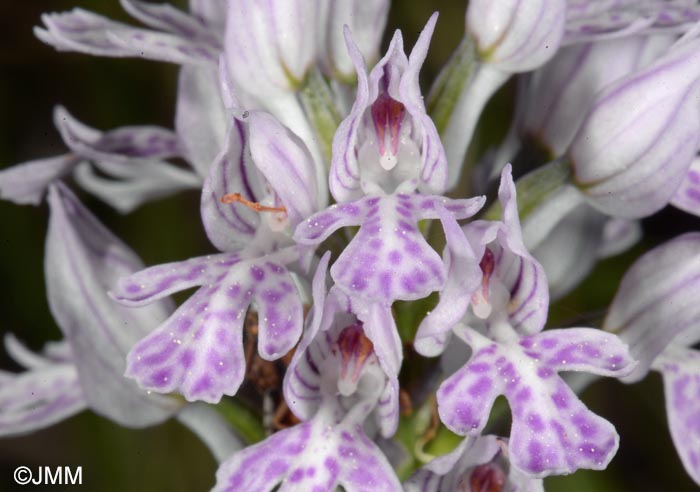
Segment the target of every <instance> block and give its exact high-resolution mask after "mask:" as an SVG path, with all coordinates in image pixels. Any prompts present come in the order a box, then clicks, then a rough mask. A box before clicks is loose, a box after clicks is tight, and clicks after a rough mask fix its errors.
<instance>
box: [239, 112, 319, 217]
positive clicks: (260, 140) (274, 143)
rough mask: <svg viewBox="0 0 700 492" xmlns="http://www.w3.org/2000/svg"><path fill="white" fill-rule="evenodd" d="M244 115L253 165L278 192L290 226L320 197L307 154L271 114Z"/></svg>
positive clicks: (313, 208) (312, 209)
mask: <svg viewBox="0 0 700 492" xmlns="http://www.w3.org/2000/svg"><path fill="white" fill-rule="evenodd" d="M247 119H248V129H249V132H250V137H249V138H250V153H251V155H252V158H253V161H254V162H255V166H256V167H257V168H258V170H259V171H260V173H261V174H262V175H263V176H264V177H265V179H266V180H267V182H268V183H269V184H270V187H271V188H272V189H273V190H274V192H275V193H276V194H277V195H278V196H279V198H280V200H281V201H282V203H283V204H284V206H285V208H286V209H287V215H288V217H289V222H290V225H291V227H292V228H294V227H296V226H297V224H299V223H300V222H301V221H302V220H304V219H305V218H307V217H309V216H311V215H312V214H313V213H314V212H316V211H317V210H318V209H319V208H321V203H322V202H323V201H324V199H323V198H322V197H320V196H319V193H318V189H317V187H316V173H315V167H314V161H313V160H312V158H311V154H310V153H309V150H308V149H307V148H306V146H305V145H304V142H302V141H301V140H300V139H299V137H297V136H296V135H294V134H293V133H292V132H291V131H289V130H288V129H287V128H286V127H285V126H284V125H282V124H281V123H280V122H279V121H277V120H276V119H275V118H274V117H273V116H272V115H270V114H267V113H263V112H261V111H250V112H249V116H248V118H247Z"/></svg>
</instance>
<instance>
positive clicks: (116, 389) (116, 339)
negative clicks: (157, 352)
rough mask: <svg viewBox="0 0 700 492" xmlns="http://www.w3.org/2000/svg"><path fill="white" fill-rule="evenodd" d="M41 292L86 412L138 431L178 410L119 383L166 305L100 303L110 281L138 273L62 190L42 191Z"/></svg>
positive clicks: (137, 264)
mask: <svg viewBox="0 0 700 492" xmlns="http://www.w3.org/2000/svg"><path fill="white" fill-rule="evenodd" d="M48 202H49V205H50V208H51V218H50V221H49V231H48V236H47V239H46V264H45V271H46V285H47V294H48V300H49V306H50V308H51V312H52V314H53V316H54V318H55V319H56V322H57V323H58V325H59V327H60V328H61V331H62V332H63V334H64V336H65V339H66V341H67V342H68V343H69V344H70V345H71V348H72V352H73V354H74V358H75V366H76V367H77V370H78V375H79V378H80V384H81V385H82V387H83V391H84V394H85V399H86V400H87V402H88V404H89V406H90V408H92V409H93V410H94V411H95V412H97V413H98V414H100V415H104V416H106V417H108V418H110V419H111V420H114V421H116V422H117V423H119V424H121V425H125V426H129V427H143V426H146V425H152V424H154V423H157V422H161V421H163V420H165V419H166V418H168V417H169V416H170V415H171V414H172V413H173V412H174V411H175V410H176V409H177V406H178V404H177V403H176V402H175V401H173V400H171V399H169V398H163V397H160V396H158V397H156V395H147V394H146V392H145V391H142V390H141V389H140V388H138V387H137V386H136V385H135V384H134V383H133V382H132V381H129V380H127V379H125V378H124V377H123V372H124V367H125V361H124V359H125V356H126V353H127V352H128V350H129V348H130V347H131V346H132V345H133V344H134V343H135V342H136V341H137V340H138V339H139V338H140V337H142V336H143V335H144V334H145V333H146V332H147V331H148V330H149V329H150V328H151V327H152V326H155V325H157V324H158V323H159V322H161V321H162V320H163V319H165V317H166V316H167V315H168V314H169V313H170V312H171V307H170V303H169V302H168V301H160V302H157V303H154V304H152V305H151V306H147V307H143V308H139V309H128V308H124V307H123V306H119V305H118V304H116V303H115V302H114V301H113V300H112V299H110V298H109V297H108V296H107V290H108V288H109V287H110V286H111V285H113V284H114V282H116V279H118V278H119V277H122V276H124V275H127V274H129V273H131V272H133V271H135V270H137V269H139V268H141V267H142V264H141V261H140V260H139V258H138V257H137V256H136V255H135V254H134V253H133V252H132V251H131V250H130V249H129V248H128V247H127V246H126V245H125V244H124V243H122V242H121V241H119V239H117V238H116V237H115V236H114V235H112V234H111V233H110V232H109V231H108V230H107V229H105V228H104V226H103V225H102V224H100V223H99V222H98V221H97V220H96V219H95V218H94V217H93V216H92V215H91V214H90V213H89V212H88V211H87V210H86V209H85V208H84V207H83V206H82V204H80V202H78V200H77V199H76V198H75V196H73V194H72V193H71V192H70V191H69V190H68V189H67V188H65V187H64V186H62V185H57V186H53V187H51V188H50V190H49V198H48Z"/></svg>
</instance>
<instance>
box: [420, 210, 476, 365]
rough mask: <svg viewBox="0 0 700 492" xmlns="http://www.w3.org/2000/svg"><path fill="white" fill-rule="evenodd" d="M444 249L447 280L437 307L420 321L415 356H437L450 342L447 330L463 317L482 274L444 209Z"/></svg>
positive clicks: (460, 233)
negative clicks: (416, 354) (416, 353)
mask: <svg viewBox="0 0 700 492" xmlns="http://www.w3.org/2000/svg"><path fill="white" fill-rule="evenodd" d="M440 220H441V221H442V227H443V228H444V230H445V238H446V240H447V247H446V248H445V252H444V253H443V258H444V260H445V267H446V268H447V281H446V283H445V287H444V288H443V289H442V290H441V291H440V300H439V301H438V304H437V306H436V307H435V308H434V309H432V310H431V311H430V312H429V313H428V315H427V316H426V317H425V318H424V319H423V321H421V324H420V326H419V327H418V331H417V333H416V337H415V339H414V341H413V346H414V347H415V349H416V350H417V351H418V353H420V354H422V355H425V356H436V355H439V354H440V353H442V351H443V350H444V349H445V345H446V344H447V342H448V341H449V336H450V331H451V329H452V327H453V326H455V325H456V324H457V323H458V322H459V321H461V319H462V318H463V317H464V315H465V313H466V312H467V308H468V307H469V301H470V300H471V296H472V293H473V292H474V291H475V290H476V289H477V288H478V287H479V285H480V283H481V279H482V271H481V269H480V268H479V261H480V258H477V257H476V255H475V254H474V251H473V249H472V247H471V245H470V244H469V241H468V240H467V238H466V236H465V235H464V233H463V232H462V229H460V227H459V224H458V223H457V221H456V220H455V219H454V217H453V216H452V215H450V214H449V213H448V212H447V211H446V210H444V209H443V210H442V212H441V213H440Z"/></svg>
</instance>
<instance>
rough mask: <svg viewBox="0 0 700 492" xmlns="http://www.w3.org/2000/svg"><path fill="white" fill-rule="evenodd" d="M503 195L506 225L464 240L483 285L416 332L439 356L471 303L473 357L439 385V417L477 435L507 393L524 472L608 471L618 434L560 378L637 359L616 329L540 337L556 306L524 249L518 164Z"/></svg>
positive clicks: (472, 231) (474, 228)
mask: <svg viewBox="0 0 700 492" xmlns="http://www.w3.org/2000/svg"><path fill="white" fill-rule="evenodd" d="M499 198H500V200H501V205H502V207H503V219H502V222H496V223H488V222H478V221H477V222H473V223H470V224H468V225H467V226H465V231H464V233H465V235H464V237H463V240H462V243H463V244H464V246H465V247H467V246H471V250H472V252H473V253H474V255H475V257H476V258H481V262H480V266H481V270H482V272H483V275H482V280H481V286H480V287H479V288H478V289H476V290H474V288H473V284H471V285H469V288H465V290H464V291H463V292H462V293H461V296H460V295H459V294H460V292H459V290H458V289H457V288H455V289H454V290H453V292H454V294H453V296H451V297H450V298H446V299H444V300H443V299H442V298H441V302H446V303H447V304H448V306H459V308H458V309H457V308H456V309H455V311H456V312H454V311H449V310H448V311H443V310H439V311H438V310H436V312H438V314H436V315H434V314H432V313H431V315H429V316H428V318H427V319H429V321H424V324H423V325H422V326H421V327H420V329H419V333H418V334H417V336H416V349H417V350H419V351H423V352H427V353H429V354H434V353H439V351H441V350H442V348H443V347H444V345H445V343H446V341H447V340H448V337H449V329H450V328H452V326H453V325H454V324H455V323H456V322H457V321H459V317H458V316H455V315H456V314H459V315H460V316H464V312H465V311H466V308H467V307H468V306H471V311H470V312H468V313H467V316H466V318H465V319H464V323H465V324H464V325H462V324H460V325H458V327H457V328H455V333H456V334H457V335H458V336H459V337H460V338H461V339H462V340H464V341H465V342H466V343H467V344H468V345H469V346H470V348H471V357H470V358H469V361H468V362H467V363H466V364H465V365H464V366H463V367H462V368H461V369H459V370H458V371H457V372H456V373H455V374H453V375H451V376H450V377H449V378H448V379H447V380H446V381H445V382H444V383H443V384H442V385H441V386H440V388H439V389H438V393H437V398H438V411H439V414H440V418H441V420H442V421H443V422H444V423H445V425H447V427H448V428H449V429H450V430H452V431H453V432H456V433H458V434H460V435H469V436H475V435H478V434H479V433H480V432H481V431H482V430H483V428H484V426H485V425H486V422H487V420H488V416H489V413H490V409H491V406H492V405H493V402H494V400H495V399H496V397H497V396H498V395H505V397H506V399H507V400H508V402H509V404H510V407H511V411H512V414H513V425H512V428H511V432H510V440H509V444H508V446H509V454H510V460H511V462H512V464H513V466H514V467H515V468H517V469H519V470H521V471H522V472H524V473H527V474H528V475H530V476H533V477H543V476H546V475H550V474H562V473H571V472H573V471H575V470H577V469H579V468H592V469H602V468H605V467H606V466H607V463H608V462H609V461H610V459H611V458H612V456H613V455H614V453H615V451H616V449H617V445H618V436H617V433H616V432H615V429H614V428H613V426H612V425H611V424H610V423H609V422H607V421H605V420H604V419H602V418H600V417H598V416H597V415H595V414H593V413H592V412H591V411H590V410H588V409H587V408H586V407H585V405H584V404H583V403H582V402H581V401H580V400H579V399H578V398H577V397H576V395H575V394H574V393H573V391H571V389H569V387H568V386H567V385H566V384H565V383H564V381H563V380H562V379H561V378H560V377H559V376H558V375H557V373H558V372H559V371H564V370H566V371H585V372H592V373H595V374H603V375H609V376H620V375H625V374H627V373H629V372H630V371H631V370H632V368H633V367H634V363H633V361H632V359H631V357H630V356H629V353H628V349H627V347H626V345H624V344H623V343H622V342H621V341H620V340H619V339H617V338H616V337H614V336H611V335H610V334H609V333H605V332H602V331H598V330H594V329H591V328H568V329H561V330H547V331H544V332H542V331H541V330H542V328H543V326H544V323H545V320H546V315H547V308H548V302H547V301H548V292H547V284H546V278H545V276H544V273H543V271H542V267H541V266H540V265H539V264H538V263H537V262H536V261H535V260H534V258H532V256H531V255H530V254H529V253H528V252H527V250H526V249H525V248H524V246H523V244H522V237H521V233H520V227H519V221H518V218H517V209H516V207H515V188H514V185H513V182H512V178H511V177H510V169H509V168H506V171H504V175H503V179H502V184H501V189H500V194H499ZM455 232H456V231H455ZM453 244H455V245H456V244H458V243H457V242H456V241H455V242H453ZM457 251H459V250H457ZM470 256H471V255H470ZM455 258H459V257H458V256H455ZM457 264H458V263H457ZM455 271H458V270H455ZM457 282H458V280H455V281H454V285H458V283H457ZM445 312H446V313H447V314H444V313H445ZM430 318H432V319H430ZM441 320H444V322H445V323H446V325H445V327H441V326H440V321H441ZM445 328H446V329H445Z"/></svg>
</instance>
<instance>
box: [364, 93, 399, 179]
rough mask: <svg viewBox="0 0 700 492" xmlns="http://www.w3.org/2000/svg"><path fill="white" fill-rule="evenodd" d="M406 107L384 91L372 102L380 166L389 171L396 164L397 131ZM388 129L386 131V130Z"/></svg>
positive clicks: (397, 148)
mask: <svg viewBox="0 0 700 492" xmlns="http://www.w3.org/2000/svg"><path fill="white" fill-rule="evenodd" d="M405 112H406V107H405V106H404V105H403V103H401V102H399V101H397V100H396V99H393V98H392V97H391V96H389V95H388V94H386V93H383V94H381V95H380V96H379V97H378V98H377V100H376V101H374V103H373V104H372V108H371V114H372V121H373V122H374V130H375V131H376V133H377V144H378V146H379V154H380V156H381V157H380V159H379V163H380V164H381V166H382V167H383V168H384V169H385V170H387V171H389V170H391V169H393V168H394V167H395V166H396V164H397V154H398V151H399V132H400V131H401V123H402V122H403V119H404V114H405ZM387 130H388V132H387Z"/></svg>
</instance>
